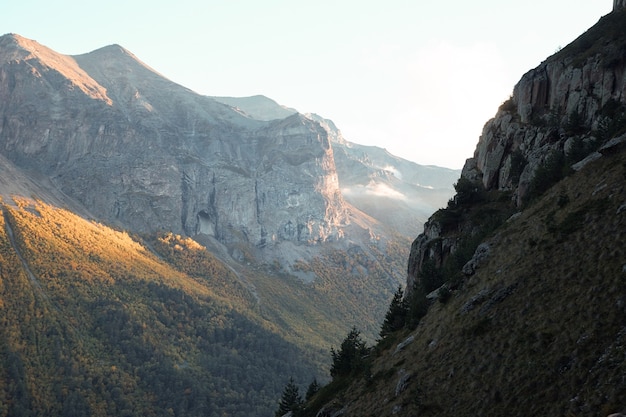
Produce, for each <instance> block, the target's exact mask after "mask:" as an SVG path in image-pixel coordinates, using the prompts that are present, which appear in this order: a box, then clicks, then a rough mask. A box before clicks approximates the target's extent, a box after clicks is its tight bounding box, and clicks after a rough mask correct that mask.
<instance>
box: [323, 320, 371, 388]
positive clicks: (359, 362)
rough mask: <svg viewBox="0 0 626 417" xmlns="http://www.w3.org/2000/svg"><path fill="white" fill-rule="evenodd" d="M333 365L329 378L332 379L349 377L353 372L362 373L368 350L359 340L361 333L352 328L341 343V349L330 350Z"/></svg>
mask: <svg viewBox="0 0 626 417" xmlns="http://www.w3.org/2000/svg"><path fill="white" fill-rule="evenodd" d="M330 353H331V354H332V356H333V363H332V365H331V367H330V376H332V377H333V378H335V377H339V376H346V375H350V374H351V373H353V372H358V371H363V370H364V368H365V358H366V356H367V355H368V354H369V348H368V347H367V346H366V344H365V342H364V341H363V340H362V339H361V332H359V331H358V330H357V329H356V327H353V328H352V330H350V333H348V336H347V337H346V338H345V339H344V341H343V342H342V343H341V349H340V350H339V351H335V349H331V350H330Z"/></svg>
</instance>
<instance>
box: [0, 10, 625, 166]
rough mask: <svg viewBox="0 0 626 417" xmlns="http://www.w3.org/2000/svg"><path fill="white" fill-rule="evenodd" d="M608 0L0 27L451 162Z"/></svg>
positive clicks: (81, 15) (59, 13) (134, 15)
mask: <svg viewBox="0 0 626 417" xmlns="http://www.w3.org/2000/svg"><path fill="white" fill-rule="evenodd" d="M612 6H613V2H612V1H611V0H524V1H506V0H504V1H496V0H476V1H467V0H462V1H461V0H448V1H444V0H386V1H382V0H377V1H370V0H332V1H331V0H307V1H301V0H219V1H218V0H177V1H162V0H150V1H147V0H123V1H122V0H108V1H98V2H94V1H91V0H55V1H49V0H19V1H18V0H0V34H5V33H17V34H19V35H22V36H24V37H26V38H30V39H34V40H36V41H38V42H39V43H41V44H44V45H46V46H48V47H50V48H52V49H54V50H56V51H58V52H61V53H64V54H68V55H75V54H82V53H86V52H90V51H92V50H95V49H98V48H100V47H103V46H106V45H110V44H119V45H121V46H123V47H124V48H126V49H128V50H129V51H130V52H132V53H133V54H135V55H136V56H137V57H138V58H139V59H140V60H142V61H143V62H144V63H146V64H147V65H149V66H151V67H152V68H153V69H155V70H157V71H158V72H160V73H161V74H162V75H164V76H166V77H167V78H169V79H170V80H172V81H174V82H176V83H178V84H181V85H183V86H185V87H188V88H190V89H192V90H194V91H196V92H198V93H200V94H205V95H211V96H233V97H245V96H251V95H256V94H262V95H265V96H267V97H269V98H271V99H273V100H275V101H277V102H278V103H280V104H283V105H285V106H288V107H293V108H295V109H297V110H298V111H300V112H301V113H309V112H311V113H317V114H319V115H321V116H323V117H325V118H328V119H331V120H333V121H334V122H335V124H336V125H337V127H338V128H339V129H340V130H341V131H342V132H343V135H344V137H345V138H346V139H347V140H349V141H351V142H356V143H359V144H363V145H376V146H380V147H382V148H386V149H387V150H388V151H389V152H391V153H393V154H394V155H397V156H400V157H403V158H405V159H408V160H411V161H414V162H417V163H419V164H425V165H438V166H444V167H449V168H461V167H462V166H463V163H464V162H465V159H466V158H468V157H471V156H472V154H473V152H474V148H475V146H476V143H477V142H478V138H479V136H480V133H481V131H482V127H483V125H484V124H485V122H487V120H489V119H490V118H491V117H493V116H494V115H495V113H496V111H497V108H498V106H499V105H500V104H501V103H502V102H503V101H505V100H506V99H507V98H508V97H509V96H510V94H511V92H512V90H513V86H514V85H515V83H517V81H518V80H519V79H520V78H521V76H522V75H523V74H524V73H525V72H527V71H528V70H530V69H532V68H534V67H536V66H537V65H539V64H540V63H541V61H543V60H544V59H545V58H547V57H548V56H549V55H551V54H553V53H554V52H556V51H557V50H558V49H559V48H560V47H564V46H565V45H567V44H568V43H570V42H571V41H573V40H574V39H575V38H576V37H578V36H579V35H580V34H582V33H583V32H584V31H585V30H587V29H588V28H589V27H591V26H593V25H594V24H595V23H596V22H597V21H598V19H599V18H600V17H601V16H603V15H606V14H607V13H609V12H610V11H611V9H612Z"/></svg>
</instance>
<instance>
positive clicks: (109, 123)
mask: <svg viewBox="0 0 626 417" xmlns="http://www.w3.org/2000/svg"><path fill="white" fill-rule="evenodd" d="M0 58H2V60H1V61H0V114H2V118H3V120H4V122H3V124H2V126H1V127H0V151H1V152H2V153H3V154H4V155H6V156H7V157H8V158H9V159H11V160H12V161H13V162H14V163H16V164H17V165H19V166H21V167H22V168H27V169H30V170H34V171H37V172H40V173H42V174H44V175H47V176H50V177H51V178H53V180H54V182H55V183H56V184H57V185H58V187H59V188H60V189H61V190H62V191H63V192H65V193H66V194H68V195H69V196H71V197H73V198H75V199H76V200H78V201H80V202H81V203H82V204H83V205H84V206H85V207H87V208H88V209H89V210H90V211H91V212H92V213H93V214H94V215H95V216H97V217H98V218H100V219H102V220H104V221H106V222H110V223H113V224H118V225H120V226H122V227H125V228H129V229H130V230H133V231H136V232H154V231H157V230H161V229H167V230H172V231H174V232H176V233H186V234H188V235H195V234H198V233H201V234H205V235H210V236H212V237H215V238H216V239H218V240H219V241H221V242H222V243H231V242H234V241H243V242H247V243H249V244H251V245H255V246H257V247H265V246H266V245H268V244H271V243H276V242H279V241H285V240H287V241H292V242H295V243H298V244H311V243H316V242H324V241H328V240H336V239H338V238H340V237H341V236H342V227H343V226H345V225H346V224H347V223H348V215H347V211H346V210H347V207H346V205H345V203H344V201H343V199H342V197H341V193H340V191H339V186H338V182H337V174H336V170H335V165H334V160H333V153H332V149H331V146H330V143H329V140H328V134H327V132H326V131H325V130H324V129H323V128H322V127H320V125H319V124H317V123H315V122H313V121H311V120H309V119H308V118H306V117H304V116H302V115H299V114H294V115H293V116H290V117H286V118H284V119H280V120H272V121H260V120H255V119H252V118H250V117H248V116H246V115H245V114H243V113H241V112H240V111H238V110H237V109H235V108H233V107H231V106H228V105H225V104H222V103H219V102H217V101H215V100H213V99H211V98H209V97H204V96H199V95H197V94H195V93H193V92H191V91H189V90H187V89H185V88H183V87H181V86H179V85H177V84H175V83H172V82H170V81H169V80H167V79H165V78H163V77H162V76H160V75H159V74H158V73H156V72H155V71H154V70H152V69H150V68H149V67H147V66H146V65H145V64H143V63H141V62H140V61H139V60H137V59H136V58H135V57H134V56H133V55H132V54H130V53H129V52H128V51H126V50H124V49H123V48H121V47H119V46H116V45H113V46H109V47H105V48H102V49H99V50H97V51H94V52H92V53H89V54H85V55H80V56H75V57H69V56H63V55H60V54H57V53H55V52H54V51H51V50H49V49H48V48H46V47H44V46H42V45H39V44H37V43H35V42H32V41H29V40H27V39H24V38H21V37H19V36H17V35H6V36H4V37H2V38H1V39H0Z"/></svg>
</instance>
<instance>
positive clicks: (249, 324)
mask: <svg viewBox="0 0 626 417" xmlns="http://www.w3.org/2000/svg"><path fill="white" fill-rule="evenodd" d="M239 101H241V100H239ZM245 101H246V103H248V104H247V105H245V106H244V105H238V104H237V99H228V98H212V97H206V96H201V95H198V94H196V93H194V92H193V91H191V90H189V89H187V88H184V87H182V86H180V85H178V84H176V83H174V82H172V81H170V80H168V79H166V78H164V77H163V76H161V75H160V74H159V73H158V72H156V71H155V70H153V69H151V68H150V67H148V66H147V65H146V64H144V63H142V62H141V61H140V60H138V59H137V58H136V57H135V56H134V55H133V54H132V53H130V52H129V51H127V50H125V49H124V48H122V47H121V46H119V45H111V46H107V47H104V48H101V49H98V50H96V51H93V52H90V53H87V54H84V55H77V56H67V55H62V54H58V53H56V52H55V51H53V50H51V49H49V48H47V47H45V46H43V45H41V44H39V43H37V42H34V41H32V40H28V39H25V38H23V37H21V36H19V35H14V34H9V35H4V36H2V37H0V118H1V120H2V123H1V124H0V174H1V177H0V196H1V200H0V206H1V208H2V216H0V221H1V222H2V223H1V227H0V245H2V246H1V247H2V250H1V252H0V255H1V257H0V277H1V280H0V307H1V308H0V321H1V322H2V324H3V325H2V326H1V327H2V329H1V334H0V340H1V341H2V342H1V344H0V352H2V353H1V355H0V359H1V360H0V415H10V416H19V415H103V416H104V415H171V414H172V413H173V414H174V415H190V416H192V415H231V416H249V415H259V416H264V415H270V414H272V413H273V410H274V405H275V402H276V400H277V398H278V397H279V395H280V389H281V388H282V385H283V383H284V381H285V380H287V378H289V377H290V376H294V377H297V378H298V379H313V378H317V379H318V380H319V381H325V380H326V379H327V376H326V371H325V370H326V368H327V365H328V358H327V353H328V351H329V349H330V347H331V346H334V345H337V344H338V343H339V341H340V340H341V336H342V335H343V334H344V332H345V331H346V330H347V329H348V328H349V327H350V326H351V325H356V324H358V326H359V327H360V328H361V329H363V331H364V334H365V335H366V337H367V338H368V340H372V339H374V337H375V335H376V332H377V329H378V326H379V317H380V316H381V315H382V314H383V313H384V309H385V307H386V303H387V299H388V298H389V297H390V296H391V294H392V293H393V291H394V290H395V289H396V288H397V287H398V285H399V283H401V282H402V281H404V279H405V271H406V259H407V257H408V254H409V244H410V239H409V237H408V236H409V235H408V234H407V232H406V230H410V229H411V228H413V227H417V226H416V225H413V224H411V225H409V224H404V225H403V224H402V223H403V222H406V223H413V222H416V221H422V220H420V219H422V217H420V216H421V213H420V212H419V211H417V207H419V204H421V203H419V202H417V200H418V199H419V198H420V197H418V194H416V193H417V191H418V190H423V191H424V192H425V193H430V192H431V191H432V190H431V189H430V188H429V186H430V183H429V182H428V181H430V180H429V179H424V178H422V177H420V175H418V174H416V172H417V171H418V170H419V169H418V168H417V167H416V166H415V164H412V163H409V162H408V161H403V160H401V159H398V158H395V157H393V156H391V155H388V154H386V153H385V152H382V151H381V150H379V149H376V148H367V149H366V150H367V153H365V152H360V156H358V157H353V156H349V155H350V154H349V153H348V152H346V156H342V157H341V160H342V161H345V164H346V165H345V166H344V167H342V168H338V166H337V164H336V161H335V156H334V149H335V147H338V148H341V147H346V149H347V147H352V148H355V147H358V145H354V144H349V143H348V142H345V141H343V142H341V143H339V131H338V129H336V127H334V125H332V122H330V121H328V120H322V119H321V118H320V119H316V118H315V117H313V116H312V115H303V114H299V113H297V112H295V111H292V110H291V109H288V108H284V107H282V106H279V105H278V104H276V103H275V102H273V101H272V100H270V99H267V98H264V97H253V98H245ZM336 140H337V141H336ZM362 149H365V148H362ZM367 155H372V156H371V157H370V156H367ZM371 161H374V162H371ZM391 164H394V166H396V167H397V171H394V178H392V177H391V176H388V175H386V174H385V175H379V174H375V173H377V172H378V173H380V166H391ZM431 169H432V170H436V168H434V167H428V168H426V171H429V170H431ZM357 170H360V171H361V172H362V173H363V175H364V177H363V178H359V177H358V176H356V175H354V173H355V172H356V171H357ZM353 171H354V172H353ZM387 171H390V169H389V168H387ZM399 172H402V173H403V174H402V175H404V177H405V178H407V179H408V180H402V181H399V180H398V177H399V175H400V174H398V173H399ZM442 172H443V173H445V174H444V175H443V176H446V175H449V177H448V178H449V179H450V182H449V184H451V183H452V181H453V178H454V177H455V176H457V177H458V172H454V171H451V170H442ZM340 173H341V174H340ZM339 175H342V177H344V178H346V179H345V183H343V182H342V181H344V180H343V179H340V178H339ZM379 177H380V178H383V180H379V179H378V178H379ZM424 181H426V183H424ZM418 183H420V184H422V185H420V186H418V185H417V184H418ZM362 184H366V185H369V184H383V185H385V184H387V185H386V186H387V187H392V188H393V190H395V192H396V194H394V195H393V196H392V197H391V198H389V197H385V196H378V197H377V198H376V199H373V198H372V202H370V201H368V200H363V199H361V201H360V202H359V201H357V200H354V201H355V202H354V204H351V203H350V201H352V200H349V198H352V195H351V193H350V192H348V191H346V190H349V189H350V187H358V186H361V185H362ZM432 184H433V185H432V188H435V189H437V188H441V190H438V191H436V192H435V193H433V194H434V195H436V198H438V199H439V200H436V199H434V200H430V198H431V197H430V194H429V196H428V197H424V201H428V203H427V204H434V205H436V206H441V205H443V204H445V201H447V199H448V198H449V196H450V195H451V194H452V192H451V191H450V188H449V185H446V184H441V183H435V182H433V183H432ZM423 185H426V186H427V187H423ZM377 187H378V186H377ZM446 187H448V190H447V191H448V193H447V195H446V190H445V188H446ZM344 191H345V194H346V195H350V196H349V197H344ZM397 193H403V194H404V195H405V197H403V201H404V203H403V204H398V210H397V213H396V214H397V216H396V217H395V218H394V217H393V216H392V214H393V213H388V212H387V213H384V211H385V210H378V211H377V210H376V209H377V208H378V207H387V208H389V207H394V206H393V205H390V201H397V200H399V199H398V196H397ZM392 194H393V193H392ZM425 195H426V194H425ZM413 198H415V199H416V201H415V202H407V201H408V200H411V199H413ZM433 201H435V202H433ZM373 202H375V204H374V203H373ZM438 202H440V203H438ZM358 204H362V205H361V206H359V205H358ZM413 209H415V211H417V212H418V214H417V215H416V214H415V213H413V212H411V210H413ZM424 210H425V209H422V212H423V211H424ZM424 219H425V217H424Z"/></svg>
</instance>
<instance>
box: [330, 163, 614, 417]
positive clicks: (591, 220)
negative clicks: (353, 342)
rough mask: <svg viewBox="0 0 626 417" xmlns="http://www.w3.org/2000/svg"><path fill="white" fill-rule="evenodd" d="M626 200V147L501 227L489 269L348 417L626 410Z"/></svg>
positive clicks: (445, 308) (363, 390)
mask: <svg viewBox="0 0 626 417" xmlns="http://www.w3.org/2000/svg"><path fill="white" fill-rule="evenodd" d="M625 204H626V151H622V152H621V153H619V154H618V155H613V156H608V157H604V158H602V159H601V160H599V161H597V162H596V163H594V164H592V165H590V166H588V167H587V168H586V169H584V170H582V171H581V172H578V173H576V174H574V175H572V176H570V177H568V178H566V179H565V180H563V181H561V182H560V183H559V184H557V185H556V186H555V187H553V188H552V189H550V190H549V191H548V192H547V193H546V194H545V195H544V197H543V198H542V199H541V200H539V201H538V202H537V203H536V204H535V205H533V206H532V207H530V208H529V209H527V210H526V211H525V212H524V213H522V215H521V216H520V217H518V218H517V219H515V220H514V221H511V222H509V223H507V224H506V225H505V226H503V227H502V228H500V229H499V231H498V234H497V235H496V236H495V237H493V238H492V241H493V253H492V256H491V258H490V261H489V262H488V263H487V264H486V265H484V266H483V267H482V268H481V269H479V270H478V272H477V273H476V275H474V276H472V277H471V278H469V279H468V280H467V281H466V282H465V283H464V284H463V285H462V287H461V288H459V289H458V290H457V291H455V293H454V294H453V297H452V298H451V299H450V301H449V302H448V303H446V304H441V303H435V304H433V305H432V306H431V309H430V311H429V313H428V315H427V316H426V317H425V318H424V319H423V320H422V321H421V322H420V324H419V326H418V328H417V329H416V330H415V331H414V332H413V335H414V336H415V341H414V342H413V343H412V344H411V345H410V346H409V347H408V348H406V349H405V350H404V351H402V352H400V353H397V354H395V355H394V354H393V351H394V348H395V345H394V346H393V347H391V348H390V349H389V350H388V351H386V352H385V353H384V354H383V355H381V357H379V358H378V359H377V360H376V361H375V363H374V365H373V369H372V374H373V375H375V376H377V377H375V378H374V381H373V382H370V383H369V385H368V384H366V383H365V382H364V381H361V382H360V383H355V384H353V385H352V386H351V387H350V388H348V389H347V390H346V392H345V394H344V397H343V398H342V399H341V401H340V402H341V404H342V405H347V407H348V412H347V414H348V415H359V416H368V415H376V416H391V415H399V416H413V415H419V416H424V415H426V416H427V415H455V416H475V415H486V416H487V415H555V416H558V415H560V416H566V415H567V416H597V415H607V414H610V413H611V412H618V411H620V412H624V411H626V377H624V375H626V307H625V306H626V272H625V271H624V268H626V208H624V205H625ZM620 207H621V209H620ZM620 210H621V211H620ZM405 336H406V335H399V336H398V342H399V341H400V340H401V339H402V338H403V337H405ZM402 373H404V374H407V373H409V374H411V375H412V377H411V378H410V380H409V383H408V386H407V388H406V390H405V391H403V392H402V393H401V394H400V395H398V396H397V397H396V395H395V390H396V384H397V382H398V381H399V379H400V377H401V374H402ZM383 376H384V377H383Z"/></svg>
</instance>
